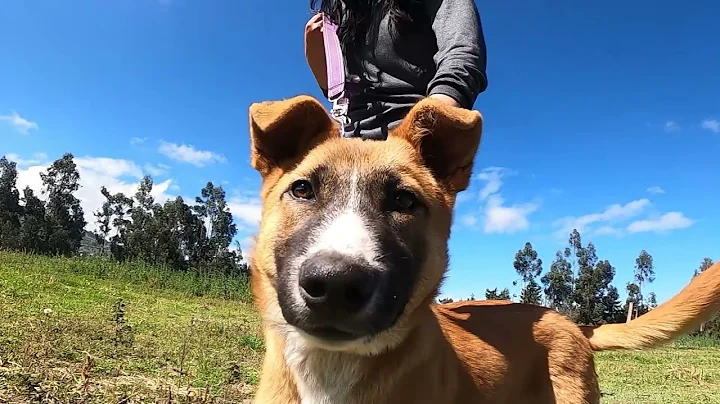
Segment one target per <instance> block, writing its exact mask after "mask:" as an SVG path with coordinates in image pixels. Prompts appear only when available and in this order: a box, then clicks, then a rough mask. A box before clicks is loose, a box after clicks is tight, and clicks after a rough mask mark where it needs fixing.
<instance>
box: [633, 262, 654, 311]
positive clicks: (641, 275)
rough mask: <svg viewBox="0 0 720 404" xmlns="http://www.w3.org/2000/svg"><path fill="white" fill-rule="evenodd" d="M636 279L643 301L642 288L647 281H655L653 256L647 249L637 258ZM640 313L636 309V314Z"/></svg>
mask: <svg viewBox="0 0 720 404" xmlns="http://www.w3.org/2000/svg"><path fill="white" fill-rule="evenodd" d="M635 281H636V282H637V285H638V291H639V296H640V301H641V302H643V304H644V300H643V296H642V289H643V285H644V283H645V282H647V283H653V282H654V281H655V268H654V266H653V258H652V255H650V254H649V253H648V252H647V251H645V250H642V251H640V255H638V257H637V258H636V259H635ZM638 315H639V311H637V310H636V311H635V316H636V317H637V316H638Z"/></svg>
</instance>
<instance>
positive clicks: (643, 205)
mask: <svg viewBox="0 0 720 404" xmlns="http://www.w3.org/2000/svg"><path fill="white" fill-rule="evenodd" d="M649 206H650V200H649V199H647V198H643V199H638V200H635V201H631V202H628V203H626V204H624V205H621V204H617V203H616V204H612V205H610V206H608V207H606V208H605V210H604V211H602V212H598V213H590V214H587V215H583V216H577V217H576V216H566V217H563V218H561V219H558V220H556V221H555V222H554V223H553V225H554V226H555V227H558V230H557V232H556V234H557V235H558V236H559V237H567V235H568V234H570V232H571V231H572V230H573V229H577V230H578V231H579V232H580V233H581V234H582V233H587V232H590V231H591V230H592V225H594V224H599V223H601V224H608V223H616V222H618V221H622V220H628V219H631V218H633V217H637V216H638V215H640V214H642V213H643V212H644V211H645V210H646V209H647V208H648V207H649ZM605 227H606V226H605ZM596 231H597V230H596ZM605 234H608V230H607V229H606V230H605Z"/></svg>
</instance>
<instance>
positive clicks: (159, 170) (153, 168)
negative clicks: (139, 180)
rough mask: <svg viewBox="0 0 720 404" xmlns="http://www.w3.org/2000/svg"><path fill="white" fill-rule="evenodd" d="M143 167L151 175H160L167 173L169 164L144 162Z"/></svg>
mask: <svg viewBox="0 0 720 404" xmlns="http://www.w3.org/2000/svg"><path fill="white" fill-rule="evenodd" d="M143 169H144V170H145V172H147V173H148V174H150V175H151V176H152V177H160V176H162V175H165V174H167V173H168V171H170V166H169V165H167V164H157V165H152V164H145V165H144V166H143Z"/></svg>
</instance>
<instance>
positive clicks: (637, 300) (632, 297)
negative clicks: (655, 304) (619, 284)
mask: <svg viewBox="0 0 720 404" xmlns="http://www.w3.org/2000/svg"><path fill="white" fill-rule="evenodd" d="M625 290H626V291H627V294H628V297H627V299H626V301H625V307H624V310H625V312H626V313H627V311H628V310H629V308H630V303H632V305H633V309H634V312H635V314H634V316H635V318H637V317H639V316H642V315H643V314H645V313H647V312H648V307H647V306H646V305H645V303H644V300H643V296H642V292H640V286H638V284H637V283H634V282H628V283H627V285H626V286H625Z"/></svg>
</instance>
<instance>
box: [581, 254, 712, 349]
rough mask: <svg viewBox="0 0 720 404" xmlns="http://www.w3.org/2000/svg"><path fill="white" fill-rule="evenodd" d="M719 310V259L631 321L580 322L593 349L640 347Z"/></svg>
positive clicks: (671, 335)
mask: <svg viewBox="0 0 720 404" xmlns="http://www.w3.org/2000/svg"><path fill="white" fill-rule="evenodd" d="M718 311H720V262H716V263H715V264H714V265H712V266H711V267H710V268H708V269H707V270H705V271H704V272H702V273H701V274H699V275H697V276H696V277H695V278H693V279H692V281H690V283H689V284H688V285H687V286H685V287H684V288H683V289H682V290H681V291H680V293H678V294H676V295H675V296H673V297H672V298H671V299H670V300H668V301H667V302H665V303H663V304H661V305H660V306H658V307H657V308H655V309H653V310H650V311H649V312H648V313H647V314H644V315H642V316H640V317H638V318H636V319H634V320H632V321H630V322H627V323H623V324H605V325H601V326H598V327H593V326H583V327H581V328H582V331H583V333H584V334H585V336H586V337H587V338H588V340H590V345H592V347H593V349H594V350H596V351H603V350H612V349H642V348H648V347H652V346H655V345H658V344H661V343H663V342H667V341H670V340H672V339H674V338H676V337H678V336H680V335H683V334H686V333H688V332H690V331H692V330H693V329H694V328H695V327H697V326H699V325H700V324H701V323H702V322H704V321H707V320H708V319H710V318H711V317H712V316H713V315H714V314H715V313H717V312H718Z"/></svg>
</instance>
